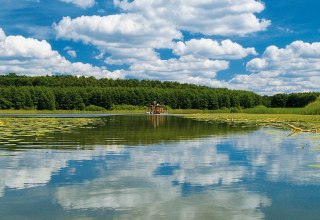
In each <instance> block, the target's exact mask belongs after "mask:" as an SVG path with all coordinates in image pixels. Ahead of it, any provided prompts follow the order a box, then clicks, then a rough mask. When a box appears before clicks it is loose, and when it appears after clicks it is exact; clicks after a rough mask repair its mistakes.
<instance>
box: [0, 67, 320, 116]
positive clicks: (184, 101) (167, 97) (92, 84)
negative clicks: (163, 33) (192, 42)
mask: <svg viewBox="0 0 320 220" xmlns="http://www.w3.org/2000/svg"><path fill="white" fill-rule="evenodd" d="M319 95H320V93H319V92H309V93H291V94H276V95H273V96H261V95H258V94H256V93H254V92H250V91H242V90H230V89H226V88H210V87H206V86H198V85H192V84H181V83H178V82H167V81H166V82H161V81H155V80H136V79H125V80H122V79H116V80H114V79H106V78H103V79H96V78H94V77H76V76H65V75H61V76H37V77H29V76H21V75H16V74H14V73H10V74H7V75H2V76H0V109H37V110H55V109H61V110H85V109H86V110H103V109H110V108H112V106H114V105H134V106H148V105H150V104H151V103H152V102H153V101H158V102H159V103H163V104H165V105H167V106H169V107H171V108H173V109H209V110H214V109H224V108H229V109H230V108H237V109H242V108H252V107H255V106H258V105H264V106H266V107H290V108H291V107H304V106H306V105H307V104H308V103H310V102H313V101H315V100H316V99H317V97H319Z"/></svg>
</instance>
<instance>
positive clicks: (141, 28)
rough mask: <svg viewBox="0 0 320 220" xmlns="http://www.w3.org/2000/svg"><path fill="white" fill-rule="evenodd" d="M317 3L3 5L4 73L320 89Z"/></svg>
mask: <svg viewBox="0 0 320 220" xmlns="http://www.w3.org/2000/svg"><path fill="white" fill-rule="evenodd" d="M319 9H320V2H319V1H316V0H310V1H307V2H306V1H302V0H287V1H276V0H265V1H256V0H134V1H132V0H131V1H128V0H2V1H1V8H0V74H6V73H9V72H16V73H18V74H24V75H54V74H71V75H77V76H80V75H85V76H94V77H97V78H102V77H108V78H137V79H155V80H169V81H178V82H187V83H194V84H201V85H207V86H211V87H227V88H231V89H246V90H252V91H255V92H258V93H260V94H273V93H279V92H302V91H319V85H320V74H319V73H320V43H319V41H320V39H319V38H320V24H319V22H318V21H319V18H320V16H319V15H318V14H319V13H318V10H319Z"/></svg>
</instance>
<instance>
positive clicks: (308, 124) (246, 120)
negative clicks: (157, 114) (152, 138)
mask: <svg viewBox="0 0 320 220" xmlns="http://www.w3.org/2000/svg"><path fill="white" fill-rule="evenodd" d="M181 116H182V117H185V118H191V119H195V120H200V121H207V122H223V123H228V124H231V125H234V126H239V125H242V126H243V125H246V126H272V127H277V128H282V129H291V130H292V131H293V132H295V133H297V132H316V133H318V132H320V116H319V115H297V114H245V113H216V114H184V115H181Z"/></svg>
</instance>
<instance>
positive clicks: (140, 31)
mask: <svg viewBox="0 0 320 220" xmlns="http://www.w3.org/2000/svg"><path fill="white" fill-rule="evenodd" d="M54 26H55V30H56V32H57V36H58V37H59V38H64V39H71V40H74V41H82V42H84V43H90V44H92V45H95V46H97V47H98V48H99V49H100V50H101V51H102V52H108V53H110V54H111V57H110V58H109V59H108V60H107V61H108V63H111V64H113V63H124V62H125V63H133V62H135V61H138V60H140V59H142V60H143V59H146V58H148V59H155V58H156V57H157V55H156V53H154V51H153V48H168V47H170V46H171V45H173V43H172V40H173V39H180V38H181V37H182V35H181V33H180V32H179V31H177V30H176V29H175V28H174V27H173V26H171V25H168V24H166V23H163V22H156V21H150V20H147V19H146V18H144V17H143V16H142V15H139V14H116V15H110V16H81V17H78V18H75V19H71V18H70V17H64V18H63V19H62V20H61V21H60V22H59V23H58V24H55V25H54ZM122 59H124V61H122Z"/></svg>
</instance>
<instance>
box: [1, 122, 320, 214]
mask: <svg viewBox="0 0 320 220" xmlns="http://www.w3.org/2000/svg"><path fill="white" fill-rule="evenodd" d="M21 120H24V119H21ZM42 120H45V119H42ZM6 132H7V131H6ZM289 134H290V132H288V131H283V130H276V129H271V128H261V129H258V128H245V127H231V126H228V125H224V124H210V123H205V122H197V121H192V120H187V119H182V118H178V117H165V116H162V117H161V116H160V117H159V116H158V117H155V116H110V117H105V118H99V119H98V120H97V121H95V122H94V123H91V124H90V125H87V126H83V125H82V126H81V127H79V128H73V129H72V130H69V131H68V132H61V131H60V132H59V131H57V130H55V131H54V132H47V133H46V134H45V135H44V136H40V137H34V136H23V135H22V134H21V133H17V135H18V136H19V135H20V136H21V137H23V138H21V137H17V138H20V139H19V140H21V141H20V142H17V143H16V145H15V146H7V145H1V144H0V149H1V150H0V155H1V156H0V178H1V179H0V219H319V218H320V165H319V164H320V142H319V140H320V137H319V135H315V134H301V135H296V136H291V137H288V135H289Z"/></svg>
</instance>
